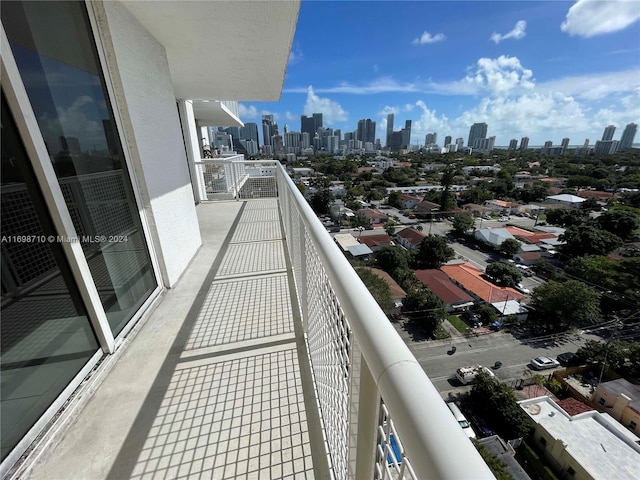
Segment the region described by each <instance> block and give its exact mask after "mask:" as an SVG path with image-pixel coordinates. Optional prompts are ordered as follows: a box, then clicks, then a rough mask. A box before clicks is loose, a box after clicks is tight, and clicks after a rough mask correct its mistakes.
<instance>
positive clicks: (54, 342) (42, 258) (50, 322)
mask: <svg viewBox="0 0 640 480" xmlns="http://www.w3.org/2000/svg"><path fill="white" fill-rule="evenodd" d="M1 138H2V150H1V152H2V156H1V158H2V161H1V165H2V173H1V175H2V176H1V179H2V195H1V198H2V204H1V217H0V218H1V222H2V244H1V246H2V257H1V258H2V270H1V272H2V300H1V307H0V308H1V317H0V322H1V323H0V326H1V328H2V335H1V336H0V352H1V353H0V384H1V385H0V397H1V400H2V402H1V404H0V408H1V410H0V418H1V425H2V427H1V432H0V438H1V439H2V459H3V460H4V458H5V457H6V456H7V454H8V453H9V452H10V451H11V450H12V449H13V448H14V447H15V446H16V444H17V443H18V442H19V441H20V439H21V438H22V437H23V436H24V434H25V433H26V432H27V431H28V430H29V429H30V428H31V427H32V426H33V424H34V423H35V422H36V421H37V420H38V418H40V416H41V415H42V414H43V413H44V412H45V411H46V409H47V408H48V407H49V405H50V404H51V403H52V402H53V401H54V400H55V399H56V397H58V395H60V393H61V392H62V390H64V388H65V387H66V386H67V385H68V384H69V382H70V381H71V380H72V379H73V378H74V377H75V375H76V374H77V373H78V372H79V371H80V369H81V368H82V367H83V366H84V365H85V364H86V363H87V361H88V360H89V358H91V356H92V355H93V354H94V353H95V352H96V351H97V350H98V342H97V340H96V338H95V335H94V333H93V330H92V329H91V326H90V324H89V321H88V319H87V314H86V312H85V310H84V306H83V304H82V302H81V300H80V295H79V293H78V292H77V289H76V288H75V287H74V286H75V284H74V282H73V279H72V277H71V273H70V271H69V268H68V264H67V263H66V260H65V258H64V254H63V252H62V248H61V246H60V244H58V243H56V242H50V241H48V240H47V237H49V236H50V235H51V236H55V235H56V232H55V231H54V229H53V226H52V223H51V219H50V217H49V215H48V213H47V211H46V208H45V206H44V201H43V199H42V195H41V193H40V190H39V189H38V187H37V186H36V182H35V179H34V174H33V171H32V169H31V167H30V164H29V161H28V159H27V157H26V154H25V151H24V147H23V145H22V142H21V140H20V138H19V137H18V133H17V131H16V127H15V123H14V122H13V118H12V117H11V114H10V112H9V110H8V108H7V104H6V101H5V98H4V94H3V95H2V133H1Z"/></svg>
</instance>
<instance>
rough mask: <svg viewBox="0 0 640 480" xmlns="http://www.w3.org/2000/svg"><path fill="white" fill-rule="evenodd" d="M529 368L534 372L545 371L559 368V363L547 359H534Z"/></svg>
mask: <svg viewBox="0 0 640 480" xmlns="http://www.w3.org/2000/svg"><path fill="white" fill-rule="evenodd" d="M531 366H532V367H533V368H534V369H535V370H547V369H549V368H556V367H559V366H560V362H558V361H557V360H554V359H553V358H549V357H536V358H532V359H531Z"/></svg>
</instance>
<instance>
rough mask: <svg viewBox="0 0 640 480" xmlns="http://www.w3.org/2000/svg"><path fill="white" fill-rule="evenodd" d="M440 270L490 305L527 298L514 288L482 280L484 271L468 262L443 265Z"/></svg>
mask: <svg viewBox="0 0 640 480" xmlns="http://www.w3.org/2000/svg"><path fill="white" fill-rule="evenodd" d="M440 270H442V271H443V272H444V273H446V274H447V275H449V277H450V278H451V279H452V280H454V281H455V282H457V283H458V284H460V285H462V287H463V288H464V289H465V290H467V291H468V292H471V293H473V294H474V295H476V296H477V297H479V298H481V299H482V300H484V301H485V302H488V303H495V302H504V301H506V300H520V299H522V298H525V295H523V294H521V293H520V292H518V291H517V290H514V289H513V288H509V287H498V286H497V285H494V284H493V283H491V282H490V281H489V280H485V279H484V278H482V275H483V273H482V270H480V269H478V268H477V267H475V266H473V265H471V264H470V263H468V262H465V263H453V264H449V265H443V266H442V267H440Z"/></svg>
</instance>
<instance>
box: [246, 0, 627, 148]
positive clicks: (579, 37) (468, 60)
mask: <svg viewBox="0 0 640 480" xmlns="http://www.w3.org/2000/svg"><path fill="white" fill-rule="evenodd" d="M353 18H359V21H358V22H353V21H352V19H353ZM639 18H640V9H639V8H638V7H637V3H636V4H635V5H634V2H625V1H622V2H613V1H611V2H605V3H597V4H596V3H589V2H588V3H585V2H584V1H578V2H575V3H573V4H572V3H568V2H393V4H392V3H390V2H338V3H336V2H305V1H303V3H302V5H301V9H300V15H299V19H298V25H297V29H296V33H295V37H294V41H293V46H292V50H291V54H290V57H289V64H288V68H287V74H286V77H285V82H284V90H283V94H282V98H281V100H280V102H250V101H249V102H240V106H239V108H240V116H241V118H242V119H243V121H245V122H257V123H260V121H261V117H262V115H263V114H272V115H274V119H275V121H276V122H277V123H278V124H279V126H280V130H281V132H282V129H283V126H284V125H285V124H288V125H289V128H290V130H292V131H300V117H301V115H307V116H309V115H311V114H313V113H322V114H323V116H324V127H329V128H333V129H340V130H341V131H342V132H343V135H344V133H346V132H353V131H356V130H357V123H358V121H359V120H361V119H366V118H370V119H371V120H372V121H375V122H376V138H379V139H380V142H381V144H382V145H383V146H384V145H385V144H386V143H387V118H388V115H389V114H393V115H394V123H395V128H394V130H400V129H401V126H402V125H404V124H405V121H406V120H412V131H411V144H413V145H416V144H423V143H424V140H425V136H426V134H427V133H433V132H436V133H438V138H441V139H442V138H444V137H445V136H451V137H452V138H454V139H455V138H459V137H462V138H464V139H465V140H467V137H468V134H469V128H470V127H471V126H472V125H473V124H474V123H487V124H488V126H489V132H488V135H489V136H495V137H496V142H495V144H496V146H507V145H508V144H509V142H510V140H511V139H513V138H517V139H520V138H522V137H528V138H529V144H530V145H531V146H537V145H543V144H544V143H545V142H546V141H549V140H550V141H552V142H553V144H554V145H560V144H561V142H562V140H563V138H566V137H568V138H570V145H582V144H583V143H584V140H585V139H586V138H589V139H590V141H591V144H593V143H595V141H597V140H599V139H600V138H601V136H602V132H603V129H604V128H605V127H606V126H608V125H615V126H616V127H617V130H616V134H615V136H614V139H616V140H619V139H620V136H621V134H622V131H623V129H624V127H625V125H627V124H629V123H640V62H639V61H638V58H639V57H638V54H639V53H640V47H638V42H637V38H638V36H639V35H640V25H639V23H638V19H639ZM407 19H410V21H408V20H407ZM605 19H606V21H605ZM327 25H331V28H330V29H329V30H327ZM329 32H330V33H331V37H330V38H327V39H326V40H322V41H319V40H318V39H323V38H325V36H326V34H327V33H329ZM364 40H366V41H364ZM331 45H333V47H331V48H330V46H331ZM261 143H262V138H261ZM465 143H466V142H465Z"/></svg>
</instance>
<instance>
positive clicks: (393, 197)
mask: <svg viewBox="0 0 640 480" xmlns="http://www.w3.org/2000/svg"><path fill="white" fill-rule="evenodd" d="M401 197H402V193H400V191H398V190H392V191H390V192H389V196H388V197H387V203H389V205H392V206H394V207H396V208H402V204H401V203H400V199H401Z"/></svg>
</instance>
